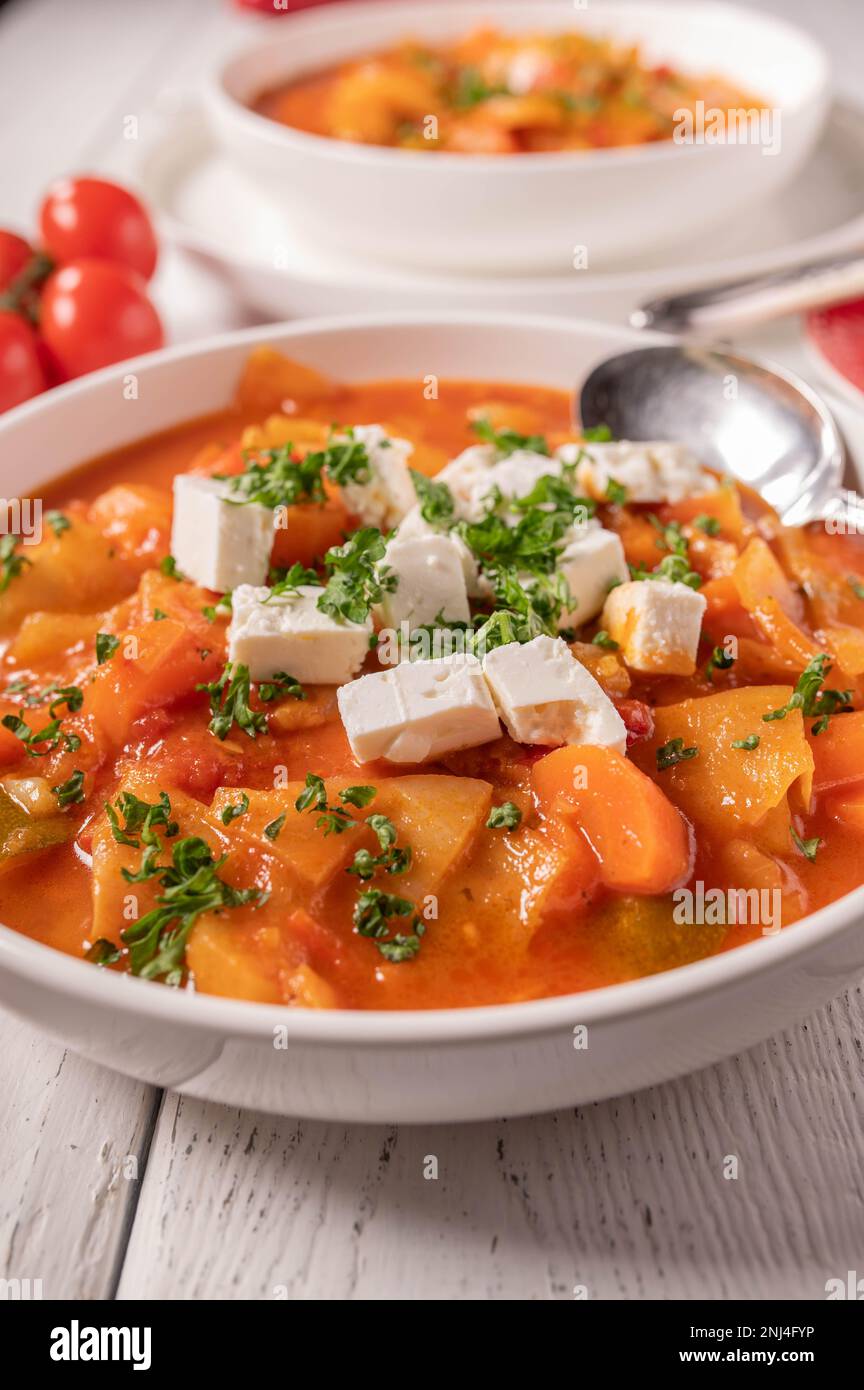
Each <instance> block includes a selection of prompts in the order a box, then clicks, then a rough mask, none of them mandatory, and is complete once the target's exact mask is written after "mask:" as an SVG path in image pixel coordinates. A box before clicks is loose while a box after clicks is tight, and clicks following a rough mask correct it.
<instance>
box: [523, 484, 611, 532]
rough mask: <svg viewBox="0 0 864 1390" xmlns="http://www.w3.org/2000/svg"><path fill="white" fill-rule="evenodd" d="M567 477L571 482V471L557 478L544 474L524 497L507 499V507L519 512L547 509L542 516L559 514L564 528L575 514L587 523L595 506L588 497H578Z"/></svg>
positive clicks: (571, 521) (594, 510)
mask: <svg viewBox="0 0 864 1390" xmlns="http://www.w3.org/2000/svg"><path fill="white" fill-rule="evenodd" d="M568 477H570V479H571V481H572V471H571V473H570V474H567V475H565V476H562V477H558V476H557V475H556V474H554V473H544V474H543V476H542V477H541V478H538V479H537V481H536V483H535V484H534V486H533V488H532V489H531V491H530V492H529V493H527V495H526V496H525V497H514V498H512V499H509V500H508V506H511V507H513V509H514V510H515V511H519V512H531V511H533V510H534V509H535V508H537V507H549V508H551V510H550V511H548V512H545V513H544V515H546V516H552V515H554V514H555V513H556V512H557V513H560V514H561V515H562V516H563V517H564V518H565V519H566V520H565V525H566V526H570V525H571V524H572V523H573V521H574V520H575V518H576V514H577V512H578V514H579V516H580V519H581V520H583V521H587V520H588V519H589V517H592V516H594V514H595V512H596V511H597V504H596V502H594V501H592V499H591V498H590V497H579V496H578V495H577V494H576V493H575V492H574V491H573V489H572V487H571V486H570V483H569V482H568V481H567V478H568ZM556 524H559V523H556Z"/></svg>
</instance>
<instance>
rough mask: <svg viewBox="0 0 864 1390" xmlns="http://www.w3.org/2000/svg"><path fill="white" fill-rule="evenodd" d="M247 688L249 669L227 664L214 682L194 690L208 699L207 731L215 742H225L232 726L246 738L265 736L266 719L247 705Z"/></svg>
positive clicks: (239, 664)
mask: <svg viewBox="0 0 864 1390" xmlns="http://www.w3.org/2000/svg"><path fill="white" fill-rule="evenodd" d="M250 684H251V683H250V680H249V667H248V666H244V665H243V664H242V663H241V662H237V663H234V662H231V661H226V663H225V669H224V670H223V672H222V674H221V676H218V677H217V678H216V680H215V681H211V682H210V683H209V684H208V685H204V684H198V685H196V686H195V689H196V690H203V691H205V692H206V694H208V695H209V696H210V713H211V715H212V718H211V720H210V723H209V724H208V726H207V727H208V728H209V730H210V732H211V734H215V736H216V738H218V739H224V738H227V737H228V734H229V733H230V732H231V729H232V727H233V726H234V725H235V724H236V725H237V727H238V728H239V729H242V730H243V732H244V734H248V736H249V738H255V737H256V736H257V735H258V734H264V733H266V732H267V716H266V715H265V714H264V713H262V712H261V711H260V710H253V709H252V708H251V707H250V705H249V698H250Z"/></svg>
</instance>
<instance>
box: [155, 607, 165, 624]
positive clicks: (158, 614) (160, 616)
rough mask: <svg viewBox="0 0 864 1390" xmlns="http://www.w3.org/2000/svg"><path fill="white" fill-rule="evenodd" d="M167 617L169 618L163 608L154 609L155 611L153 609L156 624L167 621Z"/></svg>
mask: <svg viewBox="0 0 864 1390" xmlns="http://www.w3.org/2000/svg"><path fill="white" fill-rule="evenodd" d="M167 617H168V614H167V613H165V612H164V611H163V610H162V609H161V608H154V609H153V621H154V623H162V622H164V621H165V619H166V618H167Z"/></svg>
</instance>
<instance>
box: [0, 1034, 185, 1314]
mask: <svg viewBox="0 0 864 1390" xmlns="http://www.w3.org/2000/svg"><path fill="white" fill-rule="evenodd" d="M160 1095H161V1092H159V1091H157V1090H155V1089H154V1088H153V1087H151V1086H145V1085H142V1084H141V1083H140V1082H137V1081H131V1080H128V1079H127V1078H126V1077H123V1076H119V1075H117V1074H116V1073H115V1072H110V1071H105V1070H103V1069H102V1068H101V1067H96V1066H93V1065H92V1064H91V1063H89V1062H85V1061H83V1060H82V1059H81V1058H80V1057H75V1056H74V1055H73V1054H72V1053H70V1052H66V1051H64V1049H63V1048H61V1047H59V1046H58V1045H57V1044H56V1043H54V1042H51V1041H49V1040H48V1039H46V1038H43V1037H42V1036H41V1035H40V1034H38V1033H36V1032H34V1031H33V1030H32V1029H31V1028H29V1027H28V1026H27V1025H25V1024H23V1023H21V1022H20V1021H19V1020H18V1019H16V1018H13V1017H12V1016H11V1015H10V1014H6V1013H2V1014H0V1136H2V1140H0V1278H4V1279H9V1280H13V1279H19V1280H24V1279H30V1280H37V1279H38V1280H41V1281H42V1297H44V1298H110V1297H112V1296H113V1292H114V1289H115V1287H116V1282H117V1277H118V1273H119V1266H120V1264H121V1262H122V1257H123V1253H124V1250H125V1246H126V1240H127V1237H128V1231H129V1226H130V1223H131V1219H132V1214H133V1211H134V1208H135V1203H136V1202H137V1199H138V1192H139V1187H140V1180H141V1176H142V1175H143V1172H144V1168H145V1167H146V1159H147V1150H148V1148H149V1144H150V1139H151V1137H152V1134H153V1129H154V1126H155V1123H156V1111H157V1108H158V1103H159V1097H160Z"/></svg>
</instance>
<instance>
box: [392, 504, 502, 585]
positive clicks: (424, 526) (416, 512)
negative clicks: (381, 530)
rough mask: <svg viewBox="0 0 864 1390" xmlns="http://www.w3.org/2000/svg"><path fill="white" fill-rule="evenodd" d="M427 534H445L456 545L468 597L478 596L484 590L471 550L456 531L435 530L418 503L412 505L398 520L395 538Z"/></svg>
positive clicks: (423, 537)
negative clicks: (405, 514) (414, 505)
mask: <svg viewBox="0 0 864 1390" xmlns="http://www.w3.org/2000/svg"><path fill="white" fill-rule="evenodd" d="M428 536H446V537H447V538H448V540H449V541H450V544H451V545H453V546H455V547H456V553H457V554H458V556H459V563H460V564H461V566H462V574H463V577H464V579H465V590H466V592H467V594H468V597H469V598H479V597H480V595H481V594H482V593H483V592H484V591H483V589H482V587H481V586H480V578H479V576H480V567H479V565H478V564H477V560H476V559H475V556H474V553H473V551H472V550H471V549H470V547H469V546H467V545H466V544H465V542H464V541H463V539H462V537H461V536H460V535H459V534H458V532H456V531H438V530H436V528H435V527H434V526H433V525H432V524H431V522H428V521H427V520H426V518H425V517H424V516H423V513H422V511H421V510H420V506H419V504H418V505H417V506H416V507H412V508H411V510H410V512H409V513H408V514H407V516H404V517H403V518H402V520H401V521H400V522H399V528H398V530H397V532H396V537H395V538H396V540H398V541H409V540H421V539H426V538H427V537H428Z"/></svg>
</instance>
